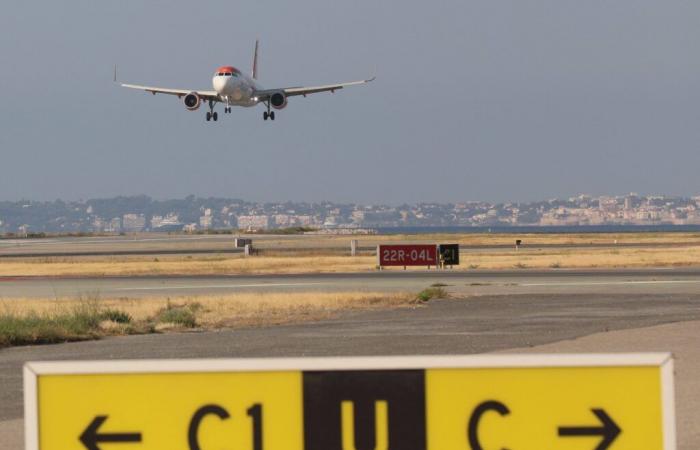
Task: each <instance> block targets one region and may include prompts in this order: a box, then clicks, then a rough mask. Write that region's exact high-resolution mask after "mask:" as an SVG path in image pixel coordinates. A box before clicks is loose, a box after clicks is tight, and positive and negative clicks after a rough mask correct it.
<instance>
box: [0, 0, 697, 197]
mask: <svg viewBox="0 0 700 450" xmlns="http://www.w3.org/2000/svg"><path fill="white" fill-rule="evenodd" d="M698 23H700V2H698V1H697V0H683V1H681V0H664V1H659V0H615V1H609V0H605V1H603V0H589V1H581V0H478V1H475V0H455V1H443V0H433V1H424V0H420V1H417V0H402V1H398V0H397V1H384V0H355V1H345V2H336V1H328V0H295V1H284V2H270V1H260V0H258V1H240V0H236V1H231V0H228V1H196V2H194V1H192V0H187V1H185V0H174V1H155V0H149V1H143V0H120V1H112V2H104V1H95V0H69V1H48V0H44V1H31V0H3V1H2V2H0V70H1V72H0V95H2V101H0V152H1V153H0V154H1V160H0V161H1V162H0V200H17V199H21V198H26V199H37V200H51V199H55V198H63V199H87V198H94V197H109V196H114V195H130V194H148V195H151V196H153V197H155V198H173V197H183V196H186V195H188V194H195V195H199V196H225V197H241V198H245V199H249V200H260V201H266V200H271V201H275V200H308V201H318V200H324V199H327V200H332V201H350V202H364V203H373V202H374V203H378V202H386V203H399V202H418V201H443V202H447V201H459V200H490V201H504V200H535V199H544V198H551V197H563V196H569V195H572V194H575V193H579V192H586V193H591V194H604V193H624V192H629V191H637V192H640V193H652V192H653V193H666V194H680V195H691V194H698V193H700V176H699V175H698V172H699V168H700V54H699V53H698V45H700V27H698ZM256 37H260V39H261V60H260V64H261V68H260V72H261V77H260V78H261V82H262V83H263V84H264V85H265V86H266V87H285V86H294V85H304V84H307V85H309V84H317V83H327V82H337V81H349V80H355V79H361V78H364V77H368V76H371V75H372V74H373V73H374V72H375V68H376V72H377V75H378V78H377V81H376V82H374V83H372V84H370V85H368V86H362V87H356V88H351V89H347V90H345V91H341V92H338V93H336V94H335V95H331V94H318V95H314V96H310V97H309V98H306V99H304V98H293V99H290V103H289V106H288V107H287V109H286V110H283V111H281V112H278V116H277V120H276V121H275V122H273V123H270V122H263V120H262V111H263V107H262V106H259V107H257V108H254V109H252V110H247V109H243V108H234V110H233V114H228V115H223V114H222V108H221V106H219V109H218V110H219V121H218V122H216V123H214V122H211V123H207V122H205V120H204V114H205V110H204V109H200V110H199V111H196V112H194V113H192V112H188V111H186V110H185V108H184V107H183V105H182V103H181V102H180V101H179V100H177V98H173V97H167V96H156V97H153V96H151V95H150V94H145V93H141V92H137V91H130V90H127V89H122V88H118V87H116V86H115V85H113V83H112V65H113V64H114V63H115V62H116V63H118V64H119V72H120V73H119V76H120V79H121V81H125V82H134V83H143V84H153V85H158V86H165V87H174V88H199V89H211V76H212V73H213V71H214V69H215V68H216V67H218V66H220V65H224V64H233V65H235V66H237V67H238V68H240V69H241V70H246V71H248V70H249V69H250V65H251V53H252V48H253V42H254V40H255V38H256Z"/></svg>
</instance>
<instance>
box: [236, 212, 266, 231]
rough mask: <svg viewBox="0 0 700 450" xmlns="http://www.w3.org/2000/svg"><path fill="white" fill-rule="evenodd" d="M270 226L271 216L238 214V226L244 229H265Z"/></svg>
mask: <svg viewBox="0 0 700 450" xmlns="http://www.w3.org/2000/svg"><path fill="white" fill-rule="evenodd" d="M269 227H270V217H269V216H264V215H256V216H238V228H240V229H243V230H265V229H267V228H269Z"/></svg>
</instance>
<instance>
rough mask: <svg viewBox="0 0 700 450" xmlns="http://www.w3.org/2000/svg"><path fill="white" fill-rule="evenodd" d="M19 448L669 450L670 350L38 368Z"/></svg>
mask: <svg viewBox="0 0 700 450" xmlns="http://www.w3.org/2000/svg"><path fill="white" fill-rule="evenodd" d="M25 425H26V445H27V447H26V448H27V449H28V450H59V449H60V450H156V449H158V450H160V449H169V450H210V449H221V450H224V449H237V450H239V449H240V450H263V449H266V450H267V449H269V450H272V449H275V450H373V449H374V450H426V449H427V450H491V449H499V450H500V449H511V450H543V449H546V450H558V449H561V450H640V449H644V450H675V445H676V444H675V418H674V406H673V362H672V359H671V357H670V355H668V354H626V355H528V356H525V355H510V356H509V355H503V356H500V355H499V356H459V357H454V356H440V357H387V358H305V359H258V360H168V361H119V362H47V363H28V364H27V365H26V366H25Z"/></svg>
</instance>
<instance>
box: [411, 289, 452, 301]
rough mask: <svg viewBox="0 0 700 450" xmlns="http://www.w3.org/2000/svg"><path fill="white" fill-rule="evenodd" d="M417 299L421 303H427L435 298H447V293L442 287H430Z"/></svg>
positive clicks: (419, 294)
mask: <svg viewBox="0 0 700 450" xmlns="http://www.w3.org/2000/svg"><path fill="white" fill-rule="evenodd" d="M416 298H417V299H418V300H420V301H421V302H427V301H429V300H432V299H434V298H447V291H446V290H445V289H443V288H441V287H429V288H427V289H423V290H422V291H420V292H419V293H418V295H417V296H416Z"/></svg>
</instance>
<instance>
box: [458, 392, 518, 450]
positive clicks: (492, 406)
mask: <svg viewBox="0 0 700 450" xmlns="http://www.w3.org/2000/svg"><path fill="white" fill-rule="evenodd" d="M488 411H496V412H497V413H498V414H500V415H502V416H507V415H508V414H510V410H508V407H507V406H506V405H504V404H503V403H501V402H498V401H495V400H489V401H487V402H484V403H482V404H480V405H479V406H477V407H476V409H474V412H473V413H472V416H471V417H470V418H469V430H468V434H469V445H470V446H471V448H472V450H483V448H482V447H481V443H480V442H479V434H478V431H479V421H481V416H483V415H484V414H485V413H486V412H488ZM503 450H507V449H503Z"/></svg>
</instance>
